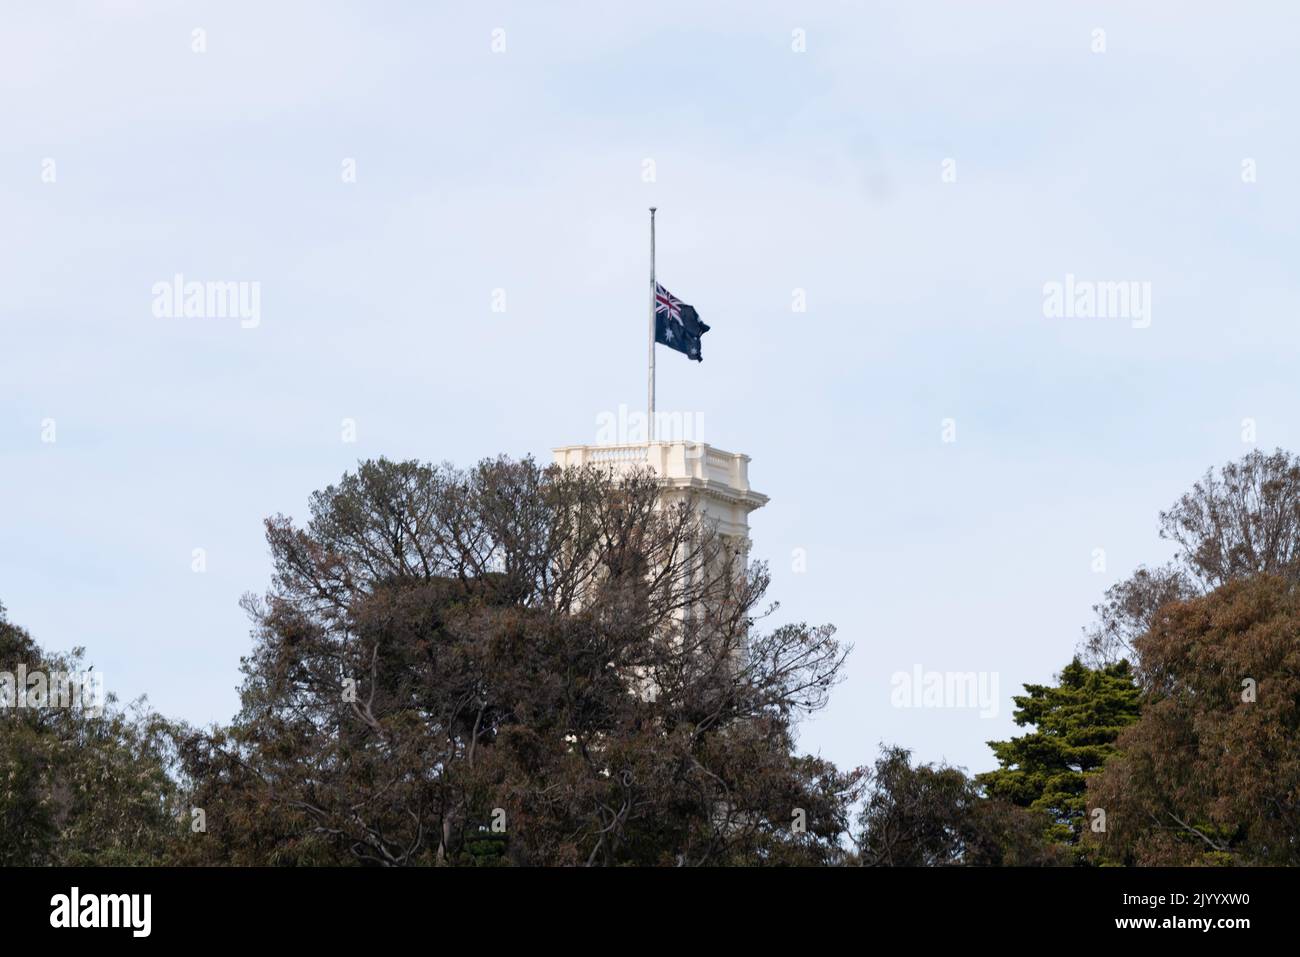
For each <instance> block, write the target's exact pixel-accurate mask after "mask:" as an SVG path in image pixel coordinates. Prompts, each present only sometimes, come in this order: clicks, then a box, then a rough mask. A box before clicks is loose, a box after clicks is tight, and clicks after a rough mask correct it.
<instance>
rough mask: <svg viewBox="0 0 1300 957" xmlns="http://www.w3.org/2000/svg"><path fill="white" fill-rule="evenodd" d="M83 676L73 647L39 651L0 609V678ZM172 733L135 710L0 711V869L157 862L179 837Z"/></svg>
mask: <svg viewBox="0 0 1300 957" xmlns="http://www.w3.org/2000/svg"><path fill="white" fill-rule="evenodd" d="M20 666H21V667H22V668H23V669H24V670H25V672H26V673H27V674H28V675H31V674H34V673H36V672H40V673H42V674H44V675H46V676H50V675H53V674H55V673H58V672H64V673H81V672H84V671H86V670H87V665H86V663H85V661H84V658H83V653H82V652H81V650H80V649H78V650H76V651H74V652H73V653H72V654H70V655H51V654H48V653H45V652H42V651H41V649H40V648H39V647H38V646H37V645H36V643H35V642H34V641H33V640H32V638H31V636H30V635H29V634H28V633H27V632H26V631H25V630H24V629H22V628H19V627H17V626H16V625H13V624H11V623H10V622H9V621H8V620H7V618H6V617H5V614H4V608H3V606H0V672H4V673H6V674H8V675H11V676H16V675H17V674H18V673H19V668H20ZM169 738H170V727H169V726H168V725H167V724H166V723H165V722H163V721H162V720H161V719H160V718H158V716H157V715H155V714H153V713H151V712H149V711H148V710H147V709H146V708H145V707H144V705H143V702H138V703H136V704H135V705H133V706H132V707H130V708H128V709H122V708H119V707H118V706H117V705H116V702H115V699H113V698H112V697H111V696H109V698H108V700H107V701H106V702H105V706H104V709H103V711H102V713H96V711H95V710H91V709H83V708H79V707H63V706H59V707H22V708H19V707H15V706H13V702H11V703H10V705H9V706H6V707H3V708H0V835H3V840H0V865H29V866H31V865H51V864H52V865H69V866H75V865H88V864H95V865H139V864H153V863H158V862H159V861H160V860H161V859H162V858H163V857H164V856H165V854H166V852H167V848H168V846H169V844H170V842H171V841H172V840H173V839H174V838H175V837H176V835H177V834H178V833H179V826H178V824H177V821H176V816H175V815H176V793H177V789H176V784H175V782H174V780H173V779H172V778H171V777H170V776H169V774H168V764H169V754H170V752H169V748H168V741H169Z"/></svg>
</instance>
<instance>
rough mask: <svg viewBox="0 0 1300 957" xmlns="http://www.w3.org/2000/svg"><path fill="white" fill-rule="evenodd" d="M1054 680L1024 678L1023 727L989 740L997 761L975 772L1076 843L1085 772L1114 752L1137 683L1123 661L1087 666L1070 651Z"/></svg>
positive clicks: (1133, 714)
mask: <svg viewBox="0 0 1300 957" xmlns="http://www.w3.org/2000/svg"><path fill="white" fill-rule="evenodd" d="M1057 678H1058V682H1059V683H1058V684H1057V685H1055V686H1052V685H1025V691H1026V692H1027V694H1024V695H1017V696H1016V697H1015V698H1014V699H1013V700H1014V701H1015V703H1016V711H1015V722H1016V724H1018V725H1020V726H1021V727H1025V726H1026V725H1032V726H1033V727H1034V730H1033V731H1032V732H1030V733H1029V734H1026V735H1023V736H1021V737H1018V738H1012V739H1011V740H1010V741H990V742H989V747H991V748H992V749H993V753H994V755H995V756H996V757H997V759H998V763H999V764H1000V765H1001V767H1000V768H999V769H998V770H996V771H989V772H987V773H985V774H981V775H979V776H978V777H977V779H976V780H977V781H978V783H979V784H980V785H981V786H982V787H983V788H984V790H985V793H986V794H988V796H989V797H994V798H1001V799H1003V800H1005V801H1009V802H1010V803H1012V804H1015V805H1018V806H1020V807H1027V808H1031V809H1033V810H1038V811H1044V812H1046V813H1047V815H1048V819H1049V822H1050V823H1049V824H1048V827H1047V835H1046V836H1047V837H1048V838H1049V839H1050V840H1052V841H1056V842H1058V843H1061V844H1068V845H1078V843H1079V838H1080V836H1081V834H1082V832H1083V829H1084V827H1085V826H1086V807H1085V804H1086V791H1087V779H1088V777H1089V776H1090V775H1093V774H1095V773H1096V772H1097V771H1099V770H1100V769H1101V767H1102V765H1104V764H1105V762H1106V759H1107V758H1109V757H1110V756H1111V755H1112V754H1114V753H1115V739H1116V738H1117V737H1118V736H1119V733H1120V731H1121V730H1122V729H1123V728H1125V727H1126V726H1128V725H1130V724H1132V723H1133V722H1135V721H1136V720H1137V718H1138V712H1139V691H1138V687H1137V685H1136V684H1135V683H1134V681H1133V675H1132V671H1131V669H1130V667H1129V664H1128V662H1127V661H1120V662H1117V663H1115V664H1111V665H1107V666H1105V667H1103V668H1098V669H1092V668H1088V667H1087V666H1085V665H1084V664H1083V663H1082V662H1080V661H1079V659H1078V658H1077V657H1076V658H1075V659H1074V660H1073V661H1071V662H1070V664H1069V665H1067V666H1066V667H1065V669H1064V670H1062V671H1061V673H1060V675H1058V676H1057Z"/></svg>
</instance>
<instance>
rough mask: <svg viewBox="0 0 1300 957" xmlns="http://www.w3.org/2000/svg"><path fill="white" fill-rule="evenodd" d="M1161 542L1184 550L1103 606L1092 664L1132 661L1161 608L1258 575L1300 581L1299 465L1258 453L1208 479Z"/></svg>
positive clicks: (1172, 519) (1167, 525)
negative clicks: (1165, 541)
mask: <svg viewBox="0 0 1300 957" xmlns="http://www.w3.org/2000/svg"><path fill="white" fill-rule="evenodd" d="M1160 537H1161V538H1164V539H1168V540H1170V541H1172V542H1175V543H1176V544H1177V545H1178V546H1179V548H1180V551H1179V552H1178V554H1177V556H1176V557H1175V559H1174V560H1173V561H1172V562H1170V563H1169V564H1167V565H1164V566H1160V567H1157V568H1154V569H1152V568H1145V567H1143V568H1139V569H1138V570H1137V572H1135V573H1134V574H1133V575H1132V576H1131V577H1130V578H1129V579H1127V580H1125V581H1123V582H1120V583H1118V584H1117V585H1115V586H1113V587H1112V588H1111V589H1110V590H1108V591H1107V593H1106V600H1105V602H1103V603H1102V604H1100V605H1098V606H1096V607H1095V608H1094V611H1096V613H1097V616H1098V622H1097V624H1096V625H1094V626H1093V628H1092V629H1091V630H1090V631H1089V632H1088V633H1087V635H1086V640H1085V649H1086V653H1087V655H1088V659H1089V661H1090V663H1093V664H1105V663H1110V662H1114V661H1117V660H1119V659H1121V658H1124V657H1128V658H1130V659H1132V658H1133V656H1134V654H1135V644H1134V642H1135V639H1136V638H1137V637H1138V636H1140V635H1142V634H1144V633H1145V632H1146V631H1147V630H1148V629H1149V628H1150V627H1151V623H1152V621H1153V620H1154V618H1155V616H1156V614H1157V612H1158V611H1159V609H1160V608H1161V606H1163V605H1165V604H1167V603H1169V602H1172V601H1181V600H1185V599H1188V598H1193V597H1196V596H1197V595H1203V594H1205V593H1206V592H1207V591H1209V590H1211V589H1214V588H1217V587H1219V586H1220V585H1223V584H1226V583H1227V582H1230V581H1238V580H1241V579H1244V578H1248V577H1250V576H1252V575H1258V574H1267V575H1277V576H1279V577H1282V578H1285V579H1287V580H1289V581H1297V580H1300V458H1297V457H1296V456H1293V455H1291V454H1290V453H1288V452H1285V451H1283V450H1282V449H1277V450H1275V451H1274V452H1273V453H1272V454H1265V453H1263V452H1261V451H1259V450H1255V451H1253V452H1250V453H1249V454H1247V455H1245V456H1244V457H1243V458H1242V459H1241V460H1240V461H1238V462H1229V463H1228V464H1227V465H1225V466H1223V468H1222V469H1220V470H1219V472H1218V474H1216V473H1215V472H1214V470H1213V469H1211V470H1209V471H1207V472H1206V473H1205V477H1204V478H1203V479H1201V481H1199V482H1197V483H1196V484H1195V485H1194V486H1193V487H1192V489H1191V491H1189V492H1187V493H1186V494H1185V495H1183V496H1182V497H1181V498H1180V499H1179V500H1178V501H1177V502H1175V503H1174V505H1173V506H1172V507H1171V508H1170V509H1168V510H1167V511H1164V512H1161V513H1160Z"/></svg>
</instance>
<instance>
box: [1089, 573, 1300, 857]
mask: <svg viewBox="0 0 1300 957" xmlns="http://www.w3.org/2000/svg"><path fill="white" fill-rule="evenodd" d="M1276 553H1277V554H1281V552H1280V551H1278V552H1276ZM1298 589H1300V586H1298V585H1297V584H1296V583H1295V582H1294V581H1291V580H1288V579H1285V578H1282V577H1279V576H1274V575H1260V576H1255V577H1253V578H1249V579H1245V580H1229V581H1228V582H1227V583H1226V584H1224V585H1222V586H1221V587H1219V588H1217V589H1215V590H1214V591H1212V592H1211V593H1210V594H1208V595H1205V596H1203V597H1200V598H1195V599H1192V600H1189V601H1185V602H1179V603H1175V604H1172V605H1167V606H1165V608H1164V609H1163V610H1162V611H1161V613H1160V615H1159V617H1158V619H1157V620H1156V622H1155V623H1154V625H1153V627H1152V628H1151V630H1150V631H1149V632H1148V633H1147V634H1146V635H1144V636H1142V637H1140V638H1138V639H1137V650H1138V654H1139V661H1140V663H1141V664H1140V666H1139V668H1138V672H1137V676H1138V680H1139V683H1140V685H1141V687H1142V689H1143V691H1144V694H1145V696H1146V704H1145V705H1144V708H1143V711H1142V716H1141V718H1140V719H1139V720H1138V721H1137V723H1135V724H1134V725H1132V726H1131V727H1129V728H1127V729H1126V730H1125V731H1124V732H1123V733H1122V734H1121V735H1120V738H1119V740H1118V742H1117V744H1118V747H1119V752H1120V753H1119V754H1118V755H1117V756H1115V757H1113V758H1111V760H1110V761H1109V762H1108V763H1107V765H1106V768H1105V770H1104V771H1103V772H1102V773H1101V774H1100V775H1099V776H1097V777H1096V778H1095V779H1093V780H1092V781H1090V783H1089V788H1088V803H1089V807H1090V808H1097V809H1100V810H1101V811H1103V812H1104V814H1105V821H1106V829H1105V831H1104V832H1100V833H1097V834H1095V835H1094V834H1090V835H1089V839H1090V841H1091V842H1092V843H1093V844H1094V845H1095V846H1096V847H1097V848H1098V849H1099V850H1100V852H1101V853H1102V854H1103V855H1104V856H1105V857H1106V858H1107V859H1108V860H1112V861H1115V862H1119V863H1128V864H1141V865H1146V864H1174V865H1185V864H1193V863H1211V864H1219V863H1235V864H1286V865H1296V864H1300V708H1297V702H1300V591H1298Z"/></svg>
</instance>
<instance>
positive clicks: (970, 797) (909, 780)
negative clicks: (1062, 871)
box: [857, 747, 1060, 867]
mask: <svg viewBox="0 0 1300 957" xmlns="http://www.w3.org/2000/svg"><path fill="white" fill-rule="evenodd" d="M910 759H911V754H910V752H908V751H907V750H906V749H904V748H899V747H891V748H885V749H883V751H882V753H881V756H880V757H879V758H878V759H877V760H876V763H875V767H874V768H873V769H872V772H871V774H870V775H869V785H868V789H867V797H866V800H865V802H864V805H863V808H862V813H861V815H860V816H859V818H858V824H859V826H860V828H861V830H860V832H859V835H858V837H857V844H858V850H859V855H860V857H859V860H860V863H862V864H864V865H866V866H871V867H945V866H954V865H965V866H973V867H986V866H1000V865H1008V866H1028V865H1048V864H1056V863H1059V862H1060V855H1059V854H1058V853H1057V852H1056V850H1055V848H1053V847H1052V846H1050V845H1048V844H1047V843H1046V842H1045V841H1044V839H1043V836H1042V835H1043V828H1044V821H1043V820H1042V815H1041V814H1040V813H1038V812H1035V811H1027V810H1025V809H1023V808H1019V807H1015V806H1014V805H1012V804H1010V803H1008V802H1006V801H1003V800H1001V799H998V798H987V797H984V796H983V795H981V794H980V791H979V788H978V787H977V786H976V784H975V782H974V781H972V780H971V779H970V778H968V777H967V776H966V774H965V772H963V771H962V770H961V769H960V768H954V767H951V766H948V765H942V764H941V765H934V764H918V765H917V766H915V767H913V766H912V764H911V760H910Z"/></svg>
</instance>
